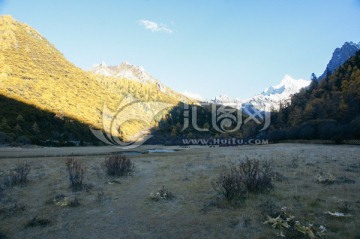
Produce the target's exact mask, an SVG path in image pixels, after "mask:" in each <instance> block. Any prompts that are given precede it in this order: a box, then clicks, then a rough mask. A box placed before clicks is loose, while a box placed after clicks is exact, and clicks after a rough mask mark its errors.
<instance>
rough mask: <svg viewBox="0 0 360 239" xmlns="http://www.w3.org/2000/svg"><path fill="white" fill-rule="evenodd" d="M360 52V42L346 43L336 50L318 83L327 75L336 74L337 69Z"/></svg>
mask: <svg viewBox="0 0 360 239" xmlns="http://www.w3.org/2000/svg"><path fill="white" fill-rule="evenodd" d="M359 50H360V42H359V43H358V44H356V43H353V42H345V44H344V45H343V46H342V47H341V48H336V49H335V51H334V53H333V55H332V58H331V60H330V61H329V63H328V65H327V66H326V69H325V71H324V73H323V74H322V75H321V76H320V77H319V78H318V81H321V80H322V79H324V78H325V77H326V75H327V74H331V73H334V71H335V70H336V69H337V68H339V67H340V66H341V65H342V64H344V63H345V61H347V60H348V59H349V58H351V57H352V56H355V54H356V52H357V51H359Z"/></svg>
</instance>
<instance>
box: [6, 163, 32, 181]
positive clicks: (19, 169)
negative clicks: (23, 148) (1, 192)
mask: <svg viewBox="0 0 360 239" xmlns="http://www.w3.org/2000/svg"><path fill="white" fill-rule="evenodd" d="M29 173H30V165H29V164H28V163H26V162H19V163H17V165H16V167H15V168H13V169H12V170H11V171H10V173H8V174H7V175H5V177H4V185H5V186H6V187H13V186H15V185H19V184H26V183H27V182H28V175H29Z"/></svg>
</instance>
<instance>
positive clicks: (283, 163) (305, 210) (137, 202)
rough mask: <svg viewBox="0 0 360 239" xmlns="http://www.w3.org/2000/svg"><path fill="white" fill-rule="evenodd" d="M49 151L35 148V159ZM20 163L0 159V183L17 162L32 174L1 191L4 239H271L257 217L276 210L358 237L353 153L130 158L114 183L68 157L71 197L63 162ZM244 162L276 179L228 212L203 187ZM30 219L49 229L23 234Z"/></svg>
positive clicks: (248, 150) (239, 150)
mask: <svg viewBox="0 0 360 239" xmlns="http://www.w3.org/2000/svg"><path fill="white" fill-rule="evenodd" d="M149 147H151V146H146V147H145V146H144V147H142V148H138V149H137V150H138V151H139V152H143V151H144V150H145V149H147V148H149ZM105 149H106V150H109V148H105V147H104V148H102V150H105ZM51 150H53V149H43V153H44V154H47V153H49V151H51ZM102 150H98V153H101V152H104V151H102ZM40 151H41V149H38V153H39V152H40ZM55 151H56V150H55ZM25 155H26V150H25V149H23V154H22V157H23V158H18V159H14V158H2V159H0V168H1V172H0V175H4V174H5V173H6V171H7V170H9V169H10V168H12V167H13V166H14V165H15V164H16V162H18V161H27V162H29V163H30V165H31V167H32V170H31V172H30V175H29V183H28V184H27V185H26V186H24V187H14V188H12V189H5V192H4V196H3V200H2V201H1V204H0V205H1V210H0V220H1V224H0V232H2V233H3V234H5V235H7V236H8V237H9V238H276V236H275V234H276V232H277V231H276V230H273V229H272V228H271V227H270V226H269V225H264V224H263V222H264V221H265V217H266V214H276V213H277V212H280V209H281V208H282V207H287V208H288V210H289V211H290V213H291V214H292V215H294V216H295V217H296V220H299V221H300V222H301V223H302V224H305V225H306V224H307V223H314V224H315V225H324V226H325V227H326V228H327V233H326V234H327V237H326V238H357V237H358V236H359V230H358V226H359V225H360V219H359V216H360V215H359V209H360V200H359V194H360V191H359V189H360V186H359V185H360V182H359V174H360V161H359V155H360V148H359V147H357V146H334V145H331V146H326V145H310V144H309V145H301V144H277V145H267V146H241V147H228V148H205V147H198V148H190V149H181V150H180V151H176V152H174V153H158V154H138V155H132V156H130V157H131V158H132V160H133V162H134V164H135V171H134V173H133V175H132V176H130V177H126V178H120V179H119V178H116V179H112V178H109V177H108V176H107V175H106V172H105V171H104V170H103V168H102V167H101V164H102V163H103V161H104V159H105V156H101V155H100V156H99V155H98V156H90V155H88V156H78V157H77V158H80V159H81V160H82V161H83V162H84V164H85V166H86V168H87V171H86V175H85V179H84V183H85V184H87V185H88V187H87V188H88V189H87V190H86V189H84V190H83V191H80V192H73V191H72V190H71V188H70V186H69V179H68V178H67V172H66V166H65V162H66V157H45V158H25ZM245 157H250V158H257V159H259V160H271V161H272V165H273V169H274V171H275V172H277V177H276V178H275V179H274V184H275V188H274V190H273V191H271V192H269V193H262V194H250V195H249V196H248V198H247V199H246V201H245V204H244V205H242V206H239V207H233V206H231V205H228V204H227V203H226V202H225V201H224V200H222V199H221V198H219V197H218V195H216V193H215V191H214V190H213V188H212V186H211V182H212V181H213V180H215V179H216V178H217V177H218V175H219V174H220V173H221V172H224V171H225V170H227V168H228V167H229V166H230V165H231V164H234V163H237V162H238V160H239V159H245ZM319 173H331V174H332V175H334V176H335V177H337V178H338V182H335V183H334V184H331V185H325V184H321V183H318V182H317V181H316V176H317V175H318V174H319ZM344 177H345V178H347V179H348V180H350V181H348V182H346V180H344V179H345V178H344ZM351 180H354V181H355V182H354V183H351V182H352V181H351ZM163 185H164V186H165V187H166V189H168V190H169V191H170V192H172V193H173V194H174V196H175V198H174V199H172V200H160V201H153V200H151V199H150V197H149V195H150V193H151V192H155V191H156V190H157V189H159V188H161V187H162V186H163ZM56 196H57V197H56ZM64 196H65V197H66V200H67V201H66V202H71V201H74V200H75V198H78V199H79V202H80V205H79V206H77V207H71V206H62V205H67V204H66V203H65V204H62V203H61V202H58V203H56V202H55V201H56V200H54V199H55V198H60V199H64ZM15 202H17V208H14V207H13V206H14V203H15ZM62 202H63V201H62ZM22 206H23V207H24V208H21V207H22ZM22 209H24V210H22ZM326 211H331V212H335V211H337V212H344V213H346V214H351V216H350V217H346V218H336V217H332V216H329V215H326V214H324V212H326ZM10 212H11V213H10ZM36 216H37V217H38V218H41V219H48V220H50V222H51V223H50V224H49V225H47V226H37V227H27V228H25V224H26V223H27V222H29V221H30V220H31V219H33V218H34V217H36Z"/></svg>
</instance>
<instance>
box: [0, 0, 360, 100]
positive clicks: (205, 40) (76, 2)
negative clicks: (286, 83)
mask: <svg viewBox="0 0 360 239" xmlns="http://www.w3.org/2000/svg"><path fill="white" fill-rule="evenodd" d="M0 14H10V15H12V16H13V17H14V18H15V19H17V20H19V21H21V22H25V23H27V24H29V25H31V26H32V27H34V28H36V29H37V30H38V31H39V32H40V33H41V34H42V35H43V36H45V37H46V38H47V39H48V40H49V41H50V42H52V43H53V44H54V45H55V46H56V47H57V48H58V49H59V50H60V51H61V52H62V53H63V54H64V55H65V57H66V58H67V59H69V60H70V61H71V62H73V63H75V64H76V65H77V66H79V67H81V68H83V69H89V68H90V67H91V66H92V65H93V64H95V63H99V62H101V61H105V62H106V63H107V64H108V65H117V64H120V63H121V62H123V61H128V62H130V63H132V64H135V65H141V66H143V67H144V68H145V70H147V71H148V72H149V73H150V74H152V75H153V76H154V77H155V78H157V79H159V80H160V81H162V82H163V83H165V84H166V85H168V86H169V87H171V88H173V89H174V90H177V91H179V92H182V91H185V90H188V91H191V92H195V93H198V94H200V95H202V96H204V97H206V98H212V97H214V96H216V95H218V94H220V93H221V94H227V95H229V96H230V97H238V98H248V97H251V96H253V95H254V94H257V93H260V92H261V91H262V90H263V89H264V88H266V87H268V86H270V85H276V84H278V83H279V82H280V81H281V79H282V78H283V77H284V75H285V74H289V75H291V76H292V77H294V78H296V79H297V78H303V79H309V78H310V74H311V73H312V72H315V73H316V74H317V75H320V74H321V73H322V72H323V71H324V69H325V66H326V64H327V62H328V61H329V60H330V58H331V54H332V52H333V51H334V49H335V48H336V47H340V46H342V45H343V43H344V42H345V41H354V42H356V43H357V42H359V41H360V0H271V1H270V0H113V1H112V0H106V1H97V0H51V1H50V0H0Z"/></svg>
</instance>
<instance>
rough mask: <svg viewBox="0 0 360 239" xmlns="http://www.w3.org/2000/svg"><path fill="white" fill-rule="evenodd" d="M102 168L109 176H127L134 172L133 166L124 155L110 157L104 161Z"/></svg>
mask: <svg viewBox="0 0 360 239" xmlns="http://www.w3.org/2000/svg"><path fill="white" fill-rule="evenodd" d="M104 167H105V170H106V173H107V174H108V175H109V176H117V177H119V176H120V177H121V176H128V175H130V174H131V173H132V172H133V170H134V164H133V163H132V161H131V160H130V159H129V158H128V157H126V156H125V155H111V156H109V157H108V158H106V159H105V162H104Z"/></svg>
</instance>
